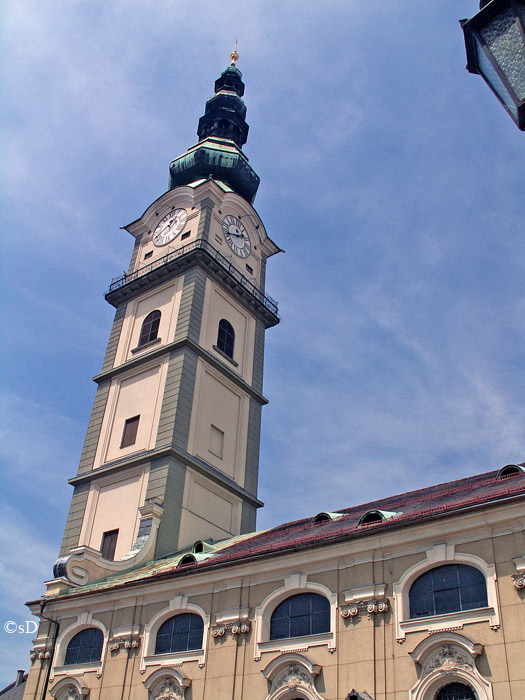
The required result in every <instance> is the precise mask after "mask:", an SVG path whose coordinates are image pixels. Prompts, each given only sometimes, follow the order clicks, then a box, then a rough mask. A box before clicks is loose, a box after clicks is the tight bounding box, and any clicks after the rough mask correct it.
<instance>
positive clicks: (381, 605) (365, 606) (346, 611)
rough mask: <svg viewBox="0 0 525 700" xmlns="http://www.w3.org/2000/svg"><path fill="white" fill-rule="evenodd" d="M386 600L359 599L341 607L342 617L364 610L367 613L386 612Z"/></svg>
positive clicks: (354, 614)
mask: <svg viewBox="0 0 525 700" xmlns="http://www.w3.org/2000/svg"><path fill="white" fill-rule="evenodd" d="M388 610H389V605H388V600H387V599H384V600H369V601H360V602H359V603H354V604H353V605H346V606H344V607H342V608H341V616H342V617H345V618H346V617H357V615H359V613H361V612H366V613H368V615H376V614H384V613H386V612H388Z"/></svg>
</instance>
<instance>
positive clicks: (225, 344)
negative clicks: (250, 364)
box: [217, 318, 235, 359]
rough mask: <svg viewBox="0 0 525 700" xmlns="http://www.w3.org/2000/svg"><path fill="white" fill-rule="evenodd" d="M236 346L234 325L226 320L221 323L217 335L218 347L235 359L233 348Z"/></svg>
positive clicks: (223, 319)
mask: <svg viewBox="0 0 525 700" xmlns="http://www.w3.org/2000/svg"><path fill="white" fill-rule="evenodd" d="M234 345H235V331H234V330H233V326H232V324H231V323H230V322H229V321H227V320H226V319H225V318H222V319H221V320H220V321H219V332H218V334H217V347H218V348H219V350H221V351H222V352H223V353H224V354H225V355H228V357H231V358H232V359H233V348H234Z"/></svg>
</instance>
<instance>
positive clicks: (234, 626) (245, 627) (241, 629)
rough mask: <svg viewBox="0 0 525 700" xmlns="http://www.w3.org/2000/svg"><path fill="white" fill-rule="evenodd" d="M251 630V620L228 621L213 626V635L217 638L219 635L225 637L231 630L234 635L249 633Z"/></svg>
mask: <svg viewBox="0 0 525 700" xmlns="http://www.w3.org/2000/svg"><path fill="white" fill-rule="evenodd" d="M249 631H250V623H249V622H236V623H227V624H225V625H217V626H216V627H213V628H212V630H211V636H212V637H214V638H215V639H217V638H218V637H223V636H224V635H225V634H226V633H227V632H230V634H232V635H237V634H248V632H249Z"/></svg>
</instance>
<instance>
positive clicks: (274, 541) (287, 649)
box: [24, 52, 525, 700]
mask: <svg viewBox="0 0 525 700" xmlns="http://www.w3.org/2000/svg"><path fill="white" fill-rule="evenodd" d="M237 58H238V56H237V54H236V52H234V53H233V54H232V63H231V65H230V66H229V67H228V68H226V69H225V70H224V71H223V72H222V73H221V75H220V77H219V78H218V80H217V81H216V83H215V91H214V95H213V96H212V97H211V98H210V100H208V102H207V103H206V109H205V114H204V116H203V117H201V119H200V121H199V126H198V132H197V133H198V136H199V141H198V143H197V144H196V145H195V146H193V147H192V148H190V149H189V150H188V151H187V152H186V153H185V154H183V155H182V156H180V157H179V158H176V159H175V160H173V161H172V163H171V164H170V179H169V189H168V191H167V192H166V193H164V194H163V195H162V196H161V197H160V198H159V199H157V200H156V201H155V202H154V203H153V204H151V206H150V207H148V208H147V209H146V211H145V212H144V214H143V215H142V216H141V217H140V218H139V219H137V220H136V221H134V222H133V223H131V224H129V225H128V226H127V227H126V230H127V231H128V232H129V233H130V234H131V235H132V236H133V238H134V241H135V243H134V248H133V254H132V257H131V262H130V266H129V269H128V272H127V273H126V274H125V275H123V276H122V277H121V278H118V279H115V280H114V281H113V282H112V284H111V285H110V288H109V290H108V292H107V294H106V300H107V301H108V302H109V303H110V304H112V305H113V306H114V307H115V320H114V323H113V327H112V330H111V334H110V338H109V342H108V347H107V352H106V355H105V359H104V362H103V366H102V370H101V373H100V374H99V375H98V376H97V377H96V378H95V381H96V382H97V393H96V396H95V401H94V407H93V411H92V415H91V418H90V422H89V426H88V430H87V435H86V440H85V444H84V448H83V451H82V455H81V459H80V465H79V469H78V473H77V475H76V476H75V477H74V478H72V479H71V480H70V483H71V484H72V486H73V489H74V492H73V497H72V502H71V507H70V511H69V515H68V519H67V523H66V527H65V533H64V538H63V542H62V547H61V551H60V556H59V558H58V560H57V562H56V564H55V567H54V577H53V579H52V580H50V581H48V582H47V583H46V586H47V589H46V593H45V595H44V596H43V597H42V598H41V599H39V600H36V601H32V602H30V603H28V605H29V607H30V609H31V610H32V612H33V613H34V614H35V615H36V616H38V617H40V620H41V623H40V628H39V632H38V636H37V638H36V639H35V640H34V647H33V651H32V652H31V659H32V665H31V670H30V672H29V677H28V680H27V683H26V692H25V695H24V697H25V698H26V699H27V700H37V698H38V699H39V700H40V699H41V700H47V699H49V698H55V699H56V700H80V699H81V698H89V699H90V700H148V699H149V700H161V699H162V700H168V699H177V700H208V699H210V700H211V698H214V699H215V698H219V699H225V700H226V699H231V700H298V699H301V700H345V699H346V700H359V699H361V700H401V699H403V700H473V699H474V700H522V699H523V698H525V671H524V670H523V663H522V658H523V656H524V652H525V465H523V464H516V465H507V466H506V467H503V468H502V469H499V470H494V471H491V472H488V473H486V474H482V475H478V476H475V477H471V478H467V479H461V480H458V481H455V482H451V483H447V484H442V485H439V486H435V487H432V488H427V489H423V490H420V491H416V492H412V493H406V494H402V495H400V496H393V497H391V498H387V499H382V500H381V501H376V502H374V503H368V504H364V505H361V506H352V507H351V508H347V509H343V510H340V511H338V512H335V513H324V512H321V513H318V514H317V515H313V516H312V517H310V518H307V519H304V520H300V521H295V522H292V523H286V524H284V525H281V526H278V527H275V528H272V529H270V530H266V531H259V532H257V531H256V518H255V516H256V511H257V508H258V507H260V506H261V505H262V503H261V502H260V501H259V500H258V498H257V481H258V468H259V439H260V423H261V410H262V407H263V405H264V404H265V403H266V399H265V398H264V395H263V393H262V390H263V386H262V379H263V356H264V335H265V331H266V329H268V328H271V327H273V326H275V325H277V324H278V322H279V315H278V308H277V304H276V302H275V301H274V300H273V299H272V298H271V297H270V296H268V295H267V293H266V291H265V269H266V261H267V260H268V258H271V256H272V255H274V254H277V253H278V252H279V251H280V248H279V246H278V245H277V244H276V243H274V242H273V241H272V240H271V238H270V237H269V236H268V234H267V233H266V230H265V227H264V224H263V222H262V221H261V219H260V217H259V215H258V214H257V212H256V210H255V209H254V208H253V201H254V198H255V195H256V192H257V188H258V185H259V178H258V176H257V174H256V173H255V171H254V170H253V169H252V167H251V165H250V163H249V161H248V159H247V157H246V156H245V154H244V153H243V151H242V146H243V145H244V143H245V142H246V139H247V133H248V125H247V124H246V120H245V116H246V107H245V105H244V102H243V100H242V97H243V94H244V83H243V81H242V75H241V73H240V71H239V69H238V68H237V67H236V65H235V64H236V60H237ZM270 263H271V261H270Z"/></svg>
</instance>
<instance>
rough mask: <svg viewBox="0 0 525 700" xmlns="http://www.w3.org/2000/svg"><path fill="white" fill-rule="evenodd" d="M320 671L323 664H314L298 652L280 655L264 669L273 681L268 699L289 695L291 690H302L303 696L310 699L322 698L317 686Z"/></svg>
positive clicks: (265, 673)
mask: <svg viewBox="0 0 525 700" xmlns="http://www.w3.org/2000/svg"><path fill="white" fill-rule="evenodd" d="M320 673H321V666H319V665H318V664H313V663H312V662H311V661H310V660H309V659H308V658H307V657H306V656H303V655H301V654H297V653H291V654H283V655H282V656H278V657H277V658H275V659H274V660H273V661H271V662H270V663H269V664H268V666H266V668H265V669H264V670H263V671H262V674H263V676H264V677H265V678H266V679H267V680H268V681H270V683H271V687H270V693H269V695H268V697H267V698H266V700H279V699H280V698H285V697H288V694H289V693H290V691H292V692H301V691H302V692H301V697H305V698H308V700H322V698H321V696H320V695H319V693H318V692H317V690H316V687H315V679H316V677H317V676H318V675H319V674H320Z"/></svg>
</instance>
